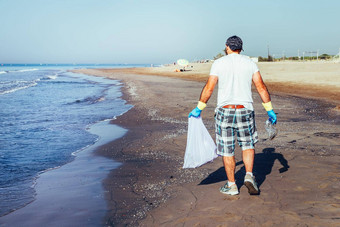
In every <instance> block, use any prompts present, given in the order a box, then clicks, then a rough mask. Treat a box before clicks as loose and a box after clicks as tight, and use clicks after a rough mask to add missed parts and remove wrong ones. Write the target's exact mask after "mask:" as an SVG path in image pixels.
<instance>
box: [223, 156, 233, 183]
mask: <svg viewBox="0 0 340 227" xmlns="http://www.w3.org/2000/svg"><path fill="white" fill-rule="evenodd" d="M222 159H223V165H224V169H225V172H226V173H227V177H228V181H230V182H235V166H236V162H235V156H230V157H229V156H223V158H222Z"/></svg>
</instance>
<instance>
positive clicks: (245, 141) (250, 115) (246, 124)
mask: <svg viewBox="0 0 340 227" xmlns="http://www.w3.org/2000/svg"><path fill="white" fill-rule="evenodd" d="M215 112H216V113H215V132H216V144H217V154H218V155H221V156H234V155H235V152H234V151H235V135H237V142H238V144H239V145H240V147H241V148H242V150H247V149H254V146H255V143H257V141H258V136H257V130H256V125H255V114H254V111H252V110H249V109H246V108H243V109H231V108H222V107H219V108H216V111H215Z"/></svg>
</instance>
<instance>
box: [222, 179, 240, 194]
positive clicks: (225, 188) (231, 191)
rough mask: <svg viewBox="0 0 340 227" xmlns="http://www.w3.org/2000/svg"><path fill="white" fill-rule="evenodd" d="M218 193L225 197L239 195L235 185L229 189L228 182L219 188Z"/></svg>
mask: <svg viewBox="0 0 340 227" xmlns="http://www.w3.org/2000/svg"><path fill="white" fill-rule="evenodd" d="M220 192H221V193H223V194H227V195H237V194H238V193H239V192H238V188H237V185H236V184H233V185H231V186H230V187H229V186H228V182H227V183H226V184H225V185H224V186H223V187H221V188H220Z"/></svg>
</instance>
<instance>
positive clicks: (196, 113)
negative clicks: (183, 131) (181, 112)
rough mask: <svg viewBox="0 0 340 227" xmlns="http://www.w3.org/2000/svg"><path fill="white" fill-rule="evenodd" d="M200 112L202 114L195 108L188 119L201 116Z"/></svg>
mask: <svg viewBox="0 0 340 227" xmlns="http://www.w3.org/2000/svg"><path fill="white" fill-rule="evenodd" d="M201 112H202V110H200V109H199V108H198V107H196V108H195V109H193V110H192V111H191V112H190V113H189V118H190V117H200V116H201Z"/></svg>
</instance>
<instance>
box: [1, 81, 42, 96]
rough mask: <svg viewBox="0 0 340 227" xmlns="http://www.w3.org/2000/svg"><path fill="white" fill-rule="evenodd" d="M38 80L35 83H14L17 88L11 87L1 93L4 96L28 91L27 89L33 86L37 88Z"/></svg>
mask: <svg viewBox="0 0 340 227" xmlns="http://www.w3.org/2000/svg"><path fill="white" fill-rule="evenodd" d="M37 81H38V80H35V81H15V82H14V83H13V85H15V86H11V87H9V88H8V89H6V90H4V91H0V95H4V94H8V93H13V92H16V91H19V90H22V89H26V88H30V87H33V86H36V85H37V84H38V83H37Z"/></svg>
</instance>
